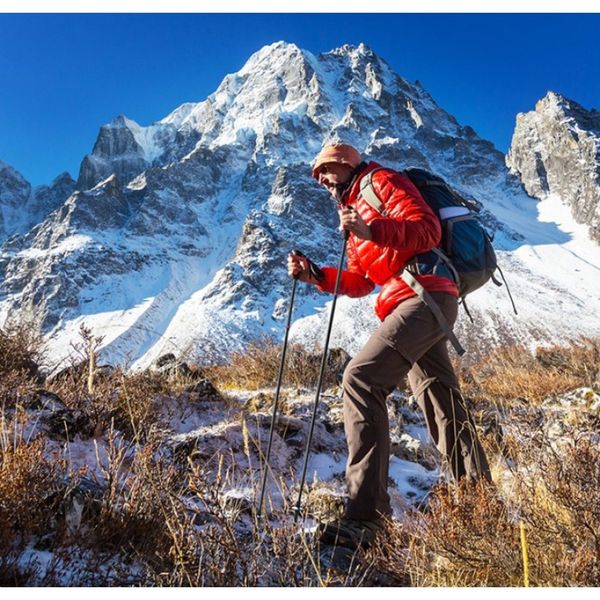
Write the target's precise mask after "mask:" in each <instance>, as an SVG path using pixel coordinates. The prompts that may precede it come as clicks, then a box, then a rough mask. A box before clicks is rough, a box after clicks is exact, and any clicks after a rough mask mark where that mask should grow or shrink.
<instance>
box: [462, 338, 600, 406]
mask: <svg viewBox="0 0 600 600" xmlns="http://www.w3.org/2000/svg"><path fill="white" fill-rule="evenodd" d="M599 370H600V342H599V341H594V340H590V339H582V340H581V341H579V342H578V343H574V344H572V345H571V346H566V347H561V346H556V347H553V348H546V349H538V351H537V353H536V355H535V356H534V355H532V354H531V353H530V352H529V351H528V350H527V349H526V348H520V347H511V348H503V349H499V350H497V351H495V352H493V353H491V354H490V356H488V357H487V358H486V359H485V360H483V361H480V362H479V363H477V364H476V365H473V366H472V367H469V368H467V369H463V370H462V371H461V376H462V388H463V392H464V393H465V394H466V395H468V396H470V397H472V398H473V399H474V400H476V401H478V402H483V403H499V404H507V403H508V404H510V403H512V402H514V400H515V399H521V400H522V401H525V402H526V403H528V404H530V405H534V406H537V405H539V404H541V402H542V401H543V400H544V399H545V398H547V397H548V396H554V395H557V394H561V393H564V392H567V391H569V390H572V389H574V388H577V387H581V386H590V387H593V386H594V385H596V386H597V385H598V373H599Z"/></svg>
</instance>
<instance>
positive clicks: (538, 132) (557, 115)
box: [506, 92, 600, 242]
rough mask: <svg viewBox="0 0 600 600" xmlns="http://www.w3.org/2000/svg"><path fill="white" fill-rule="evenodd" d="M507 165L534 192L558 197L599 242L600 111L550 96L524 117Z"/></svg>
mask: <svg viewBox="0 0 600 600" xmlns="http://www.w3.org/2000/svg"><path fill="white" fill-rule="evenodd" d="M506 162H507V165H508V167H509V168H510V169H511V171H512V172H513V173H515V174H516V175H518V176H519V177H520V178H521V180H522V182H523V185H524V187H525V189H526V190H527V192H528V193H529V194H531V195H532V196H535V197H537V198H544V197H546V196H548V195H551V194H554V195H556V196H559V197H560V198H561V199H562V201H563V202H564V203H565V204H566V205H567V206H568V207H569V208H570V210H571V214H572V215H573V217H574V219H575V221H576V222H577V223H581V224H585V225H587V226H588V227H589V231H590V236H591V237H592V238H593V239H595V240H596V241H597V242H600V113H599V112H598V111H597V110H595V109H591V110H588V109H586V108H584V107H583V106H581V105H580V104H578V103H577V102H574V101H573V100H570V99H568V98H566V97H564V96H562V95H561V94H558V93H555V92H548V94H546V96H545V97H544V98H542V99H541V100H539V101H538V102H537V103H536V106H535V110H533V111H531V112H528V113H520V114H519V115H518V116H517V125H516V128H515V132H514V135H513V139H512V143H511V147H510V149H509V152H508V155H507V158H506Z"/></svg>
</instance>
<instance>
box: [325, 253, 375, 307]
mask: <svg viewBox="0 0 600 600" xmlns="http://www.w3.org/2000/svg"><path fill="white" fill-rule="evenodd" d="M347 266H348V268H347V269H346V270H344V271H342V277H341V279H340V289H339V293H340V294H342V295H344V296H349V297H350V298H360V297H361V296H366V295H367V294H370V293H371V292H372V291H373V288H374V287H375V284H374V283H373V282H372V281H371V280H370V279H368V278H367V276H366V275H365V273H364V272H363V271H362V269H361V268H360V266H359V264H358V260H357V257H356V250H355V249H354V248H353V247H352V246H351V245H350V244H348V265H347ZM321 271H323V274H324V275H325V277H324V279H323V281H321V283H320V284H319V285H318V286H317V288H318V289H319V290H321V291H322V292H329V293H331V294H333V292H334V291H335V280H336V278H337V272H338V270H337V269H336V268H335V267H323V268H322V269H321Z"/></svg>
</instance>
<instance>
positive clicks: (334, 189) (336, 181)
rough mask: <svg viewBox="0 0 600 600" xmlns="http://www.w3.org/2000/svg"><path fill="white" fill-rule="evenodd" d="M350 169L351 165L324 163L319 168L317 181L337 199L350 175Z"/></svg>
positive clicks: (340, 196) (340, 197) (340, 195)
mask: <svg viewBox="0 0 600 600" xmlns="http://www.w3.org/2000/svg"><path fill="white" fill-rule="evenodd" d="M352 170H353V169H352V167H350V166H348V165H344V164H342V163H325V164H324V165H323V166H321V168H320V169H319V177H318V182H319V183H320V184H321V185H322V186H323V187H325V188H326V189H327V191H328V192H329V193H330V194H331V196H332V198H334V199H335V200H338V201H339V200H341V199H342V193H343V192H344V190H345V189H346V184H347V183H348V182H349V181H350V178H351V177H352Z"/></svg>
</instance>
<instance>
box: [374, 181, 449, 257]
mask: <svg viewBox="0 0 600 600" xmlns="http://www.w3.org/2000/svg"><path fill="white" fill-rule="evenodd" d="M373 189H374V190H375V193H376V194H377V196H378V197H379V198H380V199H381V200H382V202H383V203H384V205H385V207H386V211H387V213H388V216H387V217H379V218H376V219H373V221H371V222H370V224H369V225H370V227H371V234H372V236H373V239H372V241H373V242H375V243H376V244H377V245H379V246H386V247H391V248H398V249H402V250H411V251H413V252H414V253H415V254H419V253H421V252H426V251H427V250H431V249H432V248H435V247H437V246H438V245H439V243H440V240H441V237H442V230H441V226H440V222H439V220H438V218H437V217H436V216H435V214H434V212H433V210H432V209H431V208H430V207H429V205H428V204H427V202H425V200H424V198H423V196H421V193H420V192H419V190H417V188H416V187H415V186H414V185H413V183H412V182H411V181H410V180H409V179H408V178H407V177H405V176H403V175H401V174H400V173H391V172H389V171H385V170H382V171H379V172H378V173H376V174H375V175H374V177H373Z"/></svg>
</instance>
